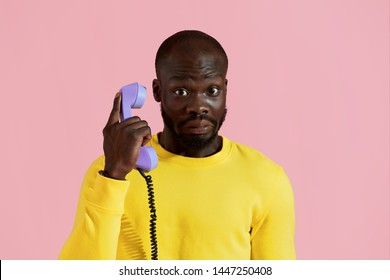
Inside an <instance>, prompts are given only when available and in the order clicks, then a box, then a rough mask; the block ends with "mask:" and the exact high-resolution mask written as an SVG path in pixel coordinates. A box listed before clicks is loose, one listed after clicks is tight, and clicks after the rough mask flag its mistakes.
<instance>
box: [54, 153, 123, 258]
mask: <svg viewBox="0 0 390 280" xmlns="http://www.w3.org/2000/svg"><path fill="white" fill-rule="evenodd" d="M103 161H104V159H103V157H101V158H99V159H98V160H96V161H95V162H94V163H93V164H92V165H91V167H90V168H89V169H88V171H87V173H86V175H85V178H84V181H83V184H82V188H81V192H80V198H79V204H78V208H77V213H76V219H75V222H74V226H73V230H72V232H71V234H70V236H69V238H68V240H67V241H66V243H65V245H64V247H63V249H62V251H61V253H60V256H59V258H60V259H115V258H116V251H117V243H118V237H119V232H120V228H121V217H122V214H123V208H124V200H125V197H126V193H127V189H128V187H129V184H130V183H129V181H121V180H113V179H110V178H106V177H103V176H101V175H100V174H99V173H98V171H99V170H102V167H103Z"/></svg>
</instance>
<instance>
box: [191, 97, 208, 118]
mask: <svg viewBox="0 0 390 280" xmlns="http://www.w3.org/2000/svg"><path fill="white" fill-rule="evenodd" d="M186 110H187V113H188V114H194V113H195V114H196V115H206V114H208V111H209V109H208V105H207V97H206V96H205V94H203V93H196V94H191V98H189V99H188V104H187V108H186Z"/></svg>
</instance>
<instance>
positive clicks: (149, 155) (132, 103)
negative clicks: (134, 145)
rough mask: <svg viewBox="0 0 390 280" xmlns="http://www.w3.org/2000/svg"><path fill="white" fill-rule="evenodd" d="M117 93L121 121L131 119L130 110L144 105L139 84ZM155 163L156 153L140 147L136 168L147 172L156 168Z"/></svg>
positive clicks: (143, 93)
mask: <svg viewBox="0 0 390 280" xmlns="http://www.w3.org/2000/svg"><path fill="white" fill-rule="evenodd" d="M119 93H120V94H121V95H122V103H121V113H120V117H121V121H124V120H127V119H128V118H130V117H132V113H131V109H133V108H141V107H142V106H143V105H144V103H145V99H146V88H145V87H144V86H143V85H141V84H139V83H133V84H129V85H126V86H124V87H122V88H121V89H120V90H119ZM157 163H158V158H157V154H156V151H155V150H154V149H153V148H152V147H150V146H145V147H141V150H140V155H139V157H138V160H137V164H136V167H137V168H141V169H142V170H144V171H147V172H148V171H150V170H152V169H154V168H156V166H157Z"/></svg>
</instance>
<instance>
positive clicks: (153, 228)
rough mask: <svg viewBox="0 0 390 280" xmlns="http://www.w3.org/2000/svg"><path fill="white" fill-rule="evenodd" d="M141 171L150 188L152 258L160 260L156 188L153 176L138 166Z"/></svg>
mask: <svg viewBox="0 0 390 280" xmlns="http://www.w3.org/2000/svg"><path fill="white" fill-rule="evenodd" d="M138 171H139V173H141V175H142V177H144V179H145V181H146V186H147V188H148V197H149V198H148V200H149V209H150V245H151V259H152V260H158V252H157V234H156V221H157V215H156V206H155V204H154V188H153V181H152V176H150V175H146V174H145V172H144V171H143V170H142V169H141V168H138Z"/></svg>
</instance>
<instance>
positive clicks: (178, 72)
mask: <svg viewBox="0 0 390 280" xmlns="http://www.w3.org/2000/svg"><path fill="white" fill-rule="evenodd" d="M155 66H156V75H157V79H156V80H154V81H153V93H154V98H155V100H156V101H157V102H161V112H162V117H163V120H164V131H163V134H166V135H168V136H169V137H170V138H171V139H172V140H174V141H177V145H181V146H182V147H183V148H184V149H192V150H202V149H205V148H207V147H208V146H209V145H213V144H214V145H215V143H216V141H217V137H218V130H219V129H220V127H221V125H222V123H223V121H224V119H225V115H226V92H227V89H226V86H227V80H226V73H227V68H228V58H227V55H226V53H225V51H224V50H223V48H222V46H221V45H220V44H219V43H218V41H216V40H215V39H214V38H213V37H211V36H209V35H207V34H205V33H203V32H200V31H194V30H190V31H181V32H178V33H176V34H174V35H172V36H171V37H169V38H168V39H166V40H165V41H164V42H163V43H162V45H161V46H160V48H159V50H158V52H157V55H156V61H155Z"/></svg>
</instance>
